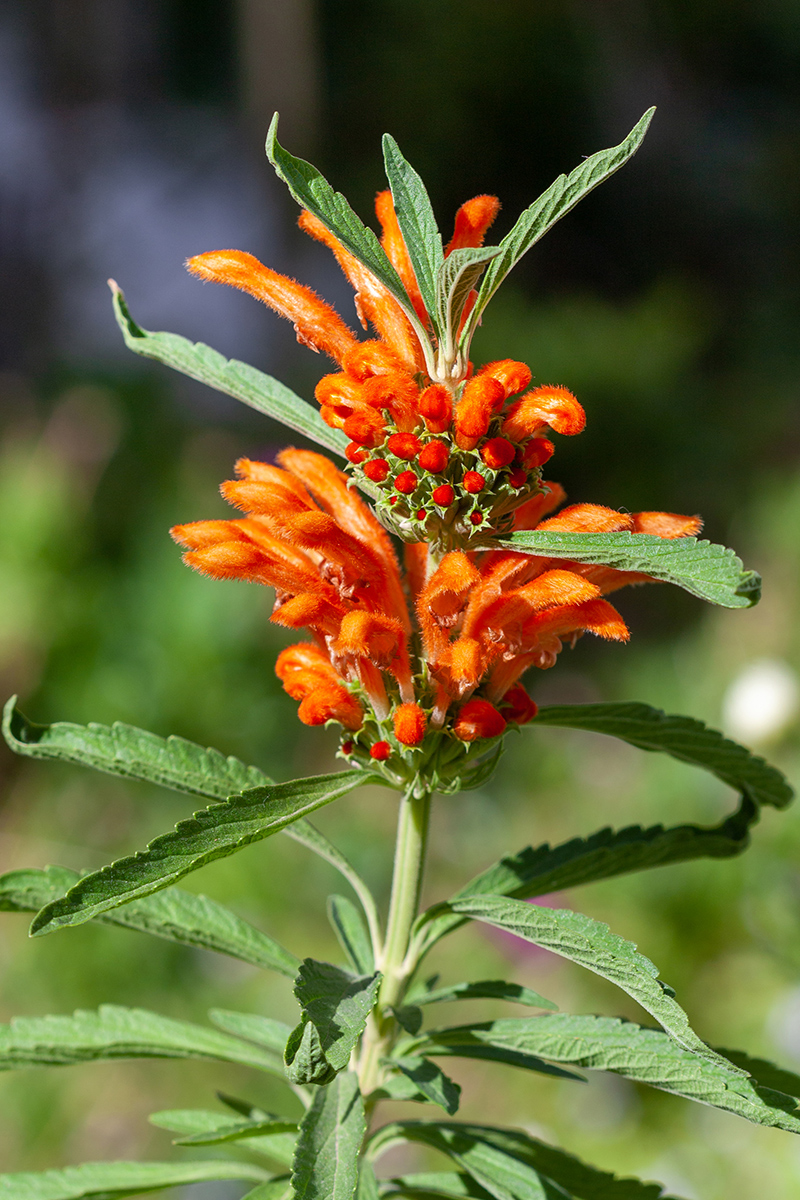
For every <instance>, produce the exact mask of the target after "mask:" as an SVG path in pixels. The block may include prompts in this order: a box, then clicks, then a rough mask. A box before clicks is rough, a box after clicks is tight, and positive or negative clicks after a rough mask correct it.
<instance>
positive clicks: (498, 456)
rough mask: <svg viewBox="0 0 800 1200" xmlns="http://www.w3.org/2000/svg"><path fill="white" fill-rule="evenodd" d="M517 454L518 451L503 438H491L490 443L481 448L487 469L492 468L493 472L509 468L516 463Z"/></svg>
mask: <svg viewBox="0 0 800 1200" xmlns="http://www.w3.org/2000/svg"><path fill="white" fill-rule="evenodd" d="M515 454H516V450H515V449H514V447H513V446H512V445H511V442H509V441H506V439H505V438H501V437H496V438H490V439H489V441H488V442H484V444H483V445H482V446H481V458H482V459H483V461H484V462H485V463H486V465H487V467H491V469H492V470H493V471H499V470H500V469H501V468H502V467H507V466H508V464H509V463H511V462H513V461H514V455H515Z"/></svg>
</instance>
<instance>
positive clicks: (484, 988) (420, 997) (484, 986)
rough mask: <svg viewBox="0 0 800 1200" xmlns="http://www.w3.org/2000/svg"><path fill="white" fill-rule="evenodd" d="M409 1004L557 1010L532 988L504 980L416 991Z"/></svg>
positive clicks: (477, 981) (407, 998) (482, 981)
mask: <svg viewBox="0 0 800 1200" xmlns="http://www.w3.org/2000/svg"><path fill="white" fill-rule="evenodd" d="M406 1000H407V1001H408V1003H409V1004H419V1005H422V1004H443V1003H449V1002H450V1001H451V1000H511V1001H513V1002H514V1004H527V1005H528V1007H529V1008H549V1009H557V1008H558V1005H557V1004H554V1003H553V1001H552V1000H546V999H545V997H544V996H540V995H539V993H538V992H534V991H532V989H531V988H526V987H523V986H522V984H521V983H506V982H505V980H502V979H479V980H475V981H474V982H471V983H452V984H450V986H449V987H441V988H431V989H427V990H415V991H413V992H409V993H408V995H407V996H406Z"/></svg>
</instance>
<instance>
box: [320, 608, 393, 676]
mask: <svg viewBox="0 0 800 1200" xmlns="http://www.w3.org/2000/svg"><path fill="white" fill-rule="evenodd" d="M404 643H405V634H404V633H403V629H402V626H401V625H400V623H399V622H398V621H395V620H394V619H393V618H392V617H385V616H383V614H382V613H370V612H366V611H365V610H364V609H353V611H352V612H349V613H347V614H346V616H345V617H344V618H343V620H342V624H341V627H340V629H339V636H338V637H337V639H336V641H335V642H334V643H333V650H334V653H335V654H341V655H345V654H350V655H352V656H353V657H354V658H367V659H369V661H370V662H372V663H374V664H375V666H376V667H381V668H386V667H388V666H389V665H390V663H392V662H393V661H394V660H395V659H396V658H397V656H398V654H399V653H400V651H401V649H402V647H403V645H404Z"/></svg>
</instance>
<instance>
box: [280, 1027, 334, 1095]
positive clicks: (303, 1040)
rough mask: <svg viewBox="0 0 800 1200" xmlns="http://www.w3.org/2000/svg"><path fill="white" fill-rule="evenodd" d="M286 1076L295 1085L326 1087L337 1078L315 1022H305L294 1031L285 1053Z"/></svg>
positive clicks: (290, 1035)
mask: <svg viewBox="0 0 800 1200" xmlns="http://www.w3.org/2000/svg"><path fill="white" fill-rule="evenodd" d="M283 1061H284V1065H285V1067H286V1074H287V1075H288V1077H289V1078H290V1079H291V1080H292V1082H293V1083H300V1084H307V1083H313V1084H315V1085H316V1086H317V1087H325V1086H326V1085H327V1084H329V1083H330V1082H331V1080H333V1079H335V1078H336V1071H335V1070H334V1068H333V1067H332V1066H331V1064H330V1063H329V1062H328V1059H327V1057H326V1055H325V1049H324V1047H323V1045H322V1039H321V1038H320V1036H319V1030H318V1029H317V1027H316V1025H315V1024H314V1023H313V1021H306V1020H303V1021H301V1022H300V1024H299V1025H298V1026H297V1027H296V1028H295V1029H293V1030H292V1032H291V1033H290V1034H289V1037H288V1038H287V1041H286V1048H285V1050H284V1052H283Z"/></svg>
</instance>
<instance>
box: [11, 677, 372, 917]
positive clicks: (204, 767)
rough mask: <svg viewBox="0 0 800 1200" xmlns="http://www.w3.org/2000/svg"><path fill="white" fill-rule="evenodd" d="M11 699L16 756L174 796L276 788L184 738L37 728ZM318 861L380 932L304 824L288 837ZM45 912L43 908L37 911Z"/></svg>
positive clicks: (328, 848)
mask: <svg viewBox="0 0 800 1200" xmlns="http://www.w3.org/2000/svg"><path fill="white" fill-rule="evenodd" d="M16 699H17V698H16V696H12V697H11V699H10V700H9V701H8V703H7V704H6V707H5V712H4V716H3V734H4V736H5V739H6V741H7V742H8V745H9V746H10V747H11V749H12V750H14V751H15V752H16V753H17V754H23V755H25V756H27V757H29V758H46V759H54V760H60V761H63V762H71V763H75V764H77V765H79V766H85V767H92V768H93V769H94V770H96V771H104V772H106V773H107V774H109V775H121V776H123V777H124V778H128V779H138V780H141V781H143V782H147V783H158V784H160V785H161V786H162V787H166V788H170V789H171V790H172V791H176V792H184V793H189V794H190V795H196V796H205V797H206V799H208V800H227V798H228V797H229V796H234V795H237V794H238V793H239V792H243V791H246V790H247V789H248V788H253V787H260V786H266V785H267V784H270V783H273V782H274V781H273V780H272V779H270V777H269V776H268V775H265V774H264V772H263V771H260V770H259V769H258V767H249V766H246V765H245V764H244V763H243V762H240V760H239V759H238V758H234V757H233V756H232V755H229V756H227V757H226V756H225V755H224V754H221V753H220V751H219V750H213V749H204V748H203V747H202V746H198V745H197V744H196V743H195V742H189V741H187V740H186V738H181V737H167V738H162V737H159V736H158V735H157V734H155V733H149V732H148V731H146V730H144V729H136V728H135V727H134V726H132V725H123V724H122V723H120V722H117V723H116V724H114V725H96V724H91V725H75V724H73V723H72V722H71V721H57V722H55V724H53V725H35V724H34V723H33V722H32V721H29V720H28V718H27V717H25V716H24V715H23V714H22V713H21V712H20V711H19V709H18V708H17V707H16ZM284 832H285V833H286V834H287V835H288V836H289V837H291V838H293V839H294V841H296V842H300V843H301V844H302V845H303V846H306V847H307V848H308V849H309V850H313V852H314V853H315V854H318V855H320V857H321V858H324V859H325V860H326V861H327V862H329V863H330V864H331V865H332V866H333V867H335V868H336V870H337V871H339V872H340V873H341V874H342V875H343V876H344V877H345V879H346V880H347V881H348V883H349V884H350V885H351V887H352V888H353V890H354V891H355V893H356V895H357V896H358V898H359V900H360V901H361V904H362V906H363V907H364V911H365V912H366V913H367V918H368V920H369V921H370V923H371V926H374V929H375V931H376V932H377V933H379V932H380V929H379V924H378V918H377V913H376V910H375V901H374V899H373V897H372V895H371V893H370V891H369V888H368V887H367V885H366V884H365V883H364V881H363V879H361V877H360V876H359V875H358V874H357V872H356V871H355V870H354V868H353V867H352V866H351V864H350V863H349V862H348V861H347V859H346V858H345V856H344V855H343V854H342V853H341V851H340V850H337V848H336V847H335V846H334V845H332V843H331V842H329V841H328V839H327V838H326V837H325V835H324V834H322V833H320V831H319V830H318V829H316V828H315V827H314V826H313V825H312V824H311V823H310V822H309V821H305V820H303V819H300V820H299V821H294V822H293V823H292V824H291V825H289V826H287V827H286V829H285V831H284ZM39 907H41V906H39Z"/></svg>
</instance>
